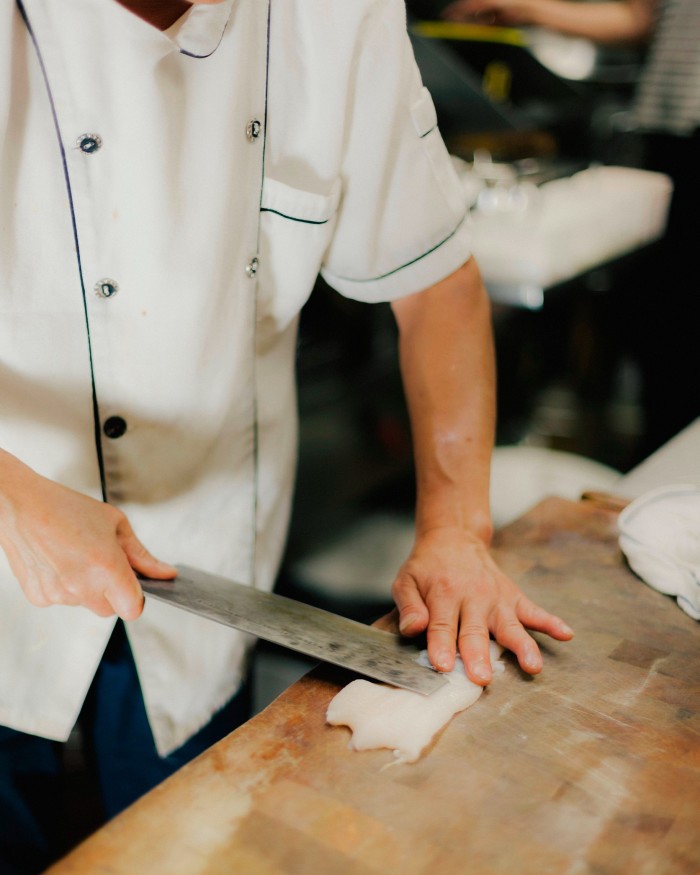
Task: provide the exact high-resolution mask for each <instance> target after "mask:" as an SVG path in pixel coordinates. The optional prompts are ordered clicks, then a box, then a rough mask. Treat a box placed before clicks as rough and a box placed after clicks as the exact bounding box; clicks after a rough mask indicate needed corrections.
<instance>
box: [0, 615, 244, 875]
mask: <svg viewBox="0 0 700 875" xmlns="http://www.w3.org/2000/svg"><path fill="white" fill-rule="evenodd" d="M251 686H252V685H251V684H250V683H248V684H246V685H245V686H244V688H243V689H242V690H241V691H240V692H239V693H238V694H237V695H236V696H235V697H234V698H233V699H232V700H231V701H230V702H229V703H228V704H227V705H226V706H225V707H224V708H222V710H221V711H219V712H218V713H217V714H215V715H214V717H213V718H212V720H211V722H210V723H208V724H207V725H206V726H205V727H204V728H203V729H202V730H200V732H198V733H197V734H196V735H195V736H194V737H193V738H191V739H190V740H189V741H188V742H187V743H186V744H184V745H183V746H182V747H181V748H179V749H178V750H176V751H174V752H173V753H172V754H170V755H169V756H167V757H160V756H159V755H158V753H157V751H156V748H155V743H154V741H153V735H152V733H151V729H150V726H149V724H148V719H147V717H146V710H145V707H144V703H143V697H142V695H141V688H140V686H139V681H138V676H137V674H136V667H135V665H134V660H133V657H132V655H131V650H130V648H129V645H128V641H127V637H126V633H125V631H124V626H123V624H122V623H121V621H120V622H119V623H118V624H117V626H116V628H115V631H114V634H113V635H112V638H111V639H110V642H109V645H108V647H107V650H106V651H105V655H104V657H103V659H102V661H101V663H100V666H99V668H98V670H97V674H96V675H95V679H94V681H93V683H92V686H91V687H90V692H89V694H88V697H87V699H86V701H85V705H84V706H83V710H82V712H81V714H80V719H79V725H80V730H81V737H82V739H83V742H84V746H85V759H86V762H87V764H88V766H89V780H91V781H92V782H93V783H92V784H91V785H90V784H88V785H85V787H84V792H85V793H87V794H90V795H91V797H92V798H94V800H95V804H96V806H98V807H99V809H100V810H96V811H92V810H91V812H90V821H91V822H90V823H89V826H88V827H87V828H86V825H85V823H84V822H83V826H82V830H83V833H85V832H89V831H92V829H95V828H97V827H98V826H99V825H101V823H103V822H105V821H106V820H108V819H110V818H111V817H114V816H115V815H116V814H118V813H119V812H120V811H122V810H123V809H124V808H126V807H127V806H128V805H130V804H131V803H132V802H134V801H136V799H138V798H139V797H140V796H142V795H143V794H144V793H146V792H148V790H150V789H152V788H153V787H155V786H156V784H159V783H160V782H161V781H163V780H165V778H167V777H168V776H169V775H171V774H173V772H175V771H177V769H179V768H180V767H181V766H183V765H184V764H185V763H187V762H189V760H191V759H194V757H196V756H198V755H199V754H200V753H202V752H203V751H204V750H206V749H207V748H208V747H210V746H211V745H212V744H214V743H215V742H217V741H219V739H221V738H223V737H224V736H225V735H227V734H228V733H229V732H232V731H233V730H234V729H235V728H236V727H237V726H240V725H241V723H243V722H245V721H246V720H247V719H248V718H249V717H250V716H251ZM65 752H66V751H65V745H62V744H59V743H57V742H53V741H49V740H47V739H45V738H39V737H37V736H33V735H26V734H25V733H22V732H16V731H15V730H12V729H7V728H6V727H0V875H33V873H38V872H42V871H43V870H44V869H45V868H46V867H47V866H49V865H50V864H51V863H52V862H54V861H55V860H56V859H58V858H59V857H60V856H62V855H63V854H64V853H66V852H67V851H68V850H70V847H71V846H72V845H73V844H75V842H76V841H78V840H79V839H81V838H83V837H84V835H81V834H80V826H79V825H76V824H75V823H72V822H71V814H73V819H75V816H76V811H77V809H78V808H82V809H83V810H84V809H85V803H84V800H82V803H81V804H73V806H71V798H70V797H71V793H72V795H73V799H74V802H75V795H76V788H75V787H73V788H71V789H68V785H67V783H66V780H65V778H66V774H65V763H64V758H65ZM78 792H80V788H78ZM78 801H79V802H80V800H78ZM71 807H72V808H73V811H71ZM83 818H84V814H83Z"/></svg>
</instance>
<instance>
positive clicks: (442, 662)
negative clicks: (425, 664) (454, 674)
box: [435, 650, 450, 671]
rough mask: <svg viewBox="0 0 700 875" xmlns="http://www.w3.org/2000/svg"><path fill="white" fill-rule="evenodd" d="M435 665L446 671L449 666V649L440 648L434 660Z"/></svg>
mask: <svg viewBox="0 0 700 875" xmlns="http://www.w3.org/2000/svg"><path fill="white" fill-rule="evenodd" d="M435 667H436V668H440V669H442V670H443V671H448V670H449V668H450V652H449V650H441V651H440V652H439V653H438V655H437V658H436V660H435Z"/></svg>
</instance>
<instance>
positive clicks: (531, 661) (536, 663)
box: [523, 653, 540, 670]
mask: <svg viewBox="0 0 700 875" xmlns="http://www.w3.org/2000/svg"><path fill="white" fill-rule="evenodd" d="M523 663H524V665H525V668H526V669H532V670H535V669H538V668H539V667H540V660H539V657H538V655H537V654H536V653H526V654H525V658H524V659H523Z"/></svg>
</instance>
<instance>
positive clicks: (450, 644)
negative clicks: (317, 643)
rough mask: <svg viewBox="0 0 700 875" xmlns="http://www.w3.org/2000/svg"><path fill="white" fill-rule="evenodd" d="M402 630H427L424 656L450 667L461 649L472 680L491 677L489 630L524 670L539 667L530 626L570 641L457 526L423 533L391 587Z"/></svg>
mask: <svg viewBox="0 0 700 875" xmlns="http://www.w3.org/2000/svg"><path fill="white" fill-rule="evenodd" d="M392 595H393V598H394V601H395V602H396V606H397V608H398V610H399V629H400V631H401V633H402V634H403V635H408V636H414V635H418V634H420V633H421V632H424V631H425V630H426V629H427V636H428V657H429V659H430V662H431V664H432V665H433V666H434V667H435V668H437V669H438V670H439V671H451V669H452V668H454V663H455V651H456V648H457V647H458V648H459V654H460V656H461V657H462V660H463V662H464V665H465V667H466V670H467V675H468V676H469V678H470V679H471V680H472V681H474V683H477V684H480V685H482V686H483V685H485V684H488V683H489V682H490V681H491V678H492V670H491V661H490V658H489V636H490V635H492V636H493V637H494V638H495V639H496V641H497V642H498V643H499V644H501V645H503V647H505V648H507V649H508V650H512V651H513V653H515V655H516V656H517V658H518V662H519V663H520V666H521V667H522V669H523V670H524V671H526V672H528V673H529V674H537V673H538V672H539V671H541V670H542V656H541V654H540V651H539V648H538V646H537V643H536V642H535V640H534V639H533V638H532V637H531V636H530V635H529V634H528V632H527V631H526V630H527V629H532V630H535V631H537V632H545V633H546V634H547V635H550V636H551V637H552V638H556V639H557V640H559V641H567V640H569V639H570V638H571V637H572V636H573V631H572V630H571V629H570V628H569V627H568V626H567V625H566V623H564V621H563V620H561V619H560V618H559V617H555V616H553V615H552V614H550V613H548V612H547V611H545V610H544V609H543V608H540V607H539V606H538V605H536V604H534V602H531V601H530V600H529V599H528V598H527V597H526V596H525V595H524V594H523V593H522V592H521V590H520V589H519V588H518V587H517V586H516V584H515V583H514V582H513V581H512V580H511V579H510V578H509V577H508V576H507V575H505V574H504V573H503V572H502V571H501V570H500V569H499V568H498V566H497V565H496V563H495V561H494V559H493V558H492V557H491V555H490V553H489V550H488V548H487V546H486V545H485V543H484V542H483V541H482V540H481V539H480V538H479V537H477V536H476V535H474V534H472V533H470V532H465V531H464V530H462V529H458V528H452V527H444V528H436V529H432V530H429V531H427V532H424V533H422V534H421V535H419V536H418V537H417V538H416V542H415V545H414V547H413V551H412V552H411V555H410V556H409V558H408V560H407V561H406V562H405V563H404V564H403V565H402V566H401V568H400V569H399V573H398V575H397V577H396V580H395V581H394V583H393V586H392Z"/></svg>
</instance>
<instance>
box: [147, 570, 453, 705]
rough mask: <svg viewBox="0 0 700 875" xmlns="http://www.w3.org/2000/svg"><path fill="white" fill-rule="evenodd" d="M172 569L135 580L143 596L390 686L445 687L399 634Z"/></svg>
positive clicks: (225, 581)
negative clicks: (163, 576)
mask: <svg viewBox="0 0 700 875" xmlns="http://www.w3.org/2000/svg"><path fill="white" fill-rule="evenodd" d="M176 567H177V570H178V575H177V577H176V578H174V579H173V580H154V579H151V578H144V577H139V580H140V583H141V587H142V588H143V591H144V593H145V594H146V595H147V596H148V597H150V598H153V599H157V600H158V601H161V602H166V603H167V604H170V605H174V606H176V607H178V608H182V609H183V610H186V611H190V612H191V613H194V614H198V615H199V616H202V617H207V618H208V619H210V620H215V621H216V622H217V623H223V624H224V625H225V626H232V627H233V628H234V629H240V630H241V631H243V632H249V633H251V634H252V635H255V636H257V637H258V638H262V639H264V640H265V641H271V642H273V643H274V644H279V645H281V646H282V647H286V648H288V649H290V650H295V651H297V652H298V653H303V654H306V655H307V656H311V657H313V658H314V659H319V660H321V661H323V662H330V663H332V664H333V665H339V666H342V667H343V668H349V669H352V670H353V671H355V672H357V673H359V674H362V675H366V676H367V677H370V678H374V679H375V680H379V681H383V682H384V683H387V684H391V685H392V686H396V687H403V688H405V689H407V690H413V691H414V692H417V693H423V694H424V695H429V694H430V693H433V692H435V690H438V689H440V687H442V686H444V685H445V684H446V683H447V680H446V679H445V677H444V676H443V675H442V674H440V673H439V672H436V671H434V670H433V669H431V668H427V667H426V666H424V665H420V664H419V663H418V662H417V661H416V660H417V659H418V655H419V653H420V650H419V648H418V647H417V646H416V645H415V644H414V643H413V642H410V641H407V640H406V639H405V638H402V637H400V636H399V635H394V634H393V633H391V632H385V631H383V630H382V629H377V628H374V627H372V626H366V625H365V624H364V623H359V622H357V621H356V620H350V619H348V618H347V617H341V616H339V615H338V614H334V613H332V612H331V611H325V610H323V609H322V608H317V607H315V606H314V605H308V604H306V603H305V602H301V601H298V600H297V599H290V598H287V597H286V596H281V595H278V594H277V593H270V592H263V591H262V590H258V589H254V588H253V587H250V586H245V585H243V584H240V583H236V582H235V581H233V580H229V579H227V578H225V577H219V576H218V575H216V574H210V573H208V572H204V571H200V570H198V569H196V568H191V567H190V566H186V565H178V566H176Z"/></svg>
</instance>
